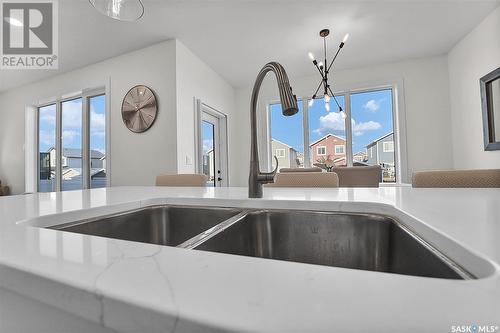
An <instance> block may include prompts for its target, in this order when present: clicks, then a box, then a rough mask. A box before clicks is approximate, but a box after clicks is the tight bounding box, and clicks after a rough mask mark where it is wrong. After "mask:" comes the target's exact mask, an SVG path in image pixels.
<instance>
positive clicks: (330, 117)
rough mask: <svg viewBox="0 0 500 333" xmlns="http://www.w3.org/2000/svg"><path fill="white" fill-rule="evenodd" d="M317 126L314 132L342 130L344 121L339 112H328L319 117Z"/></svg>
mask: <svg viewBox="0 0 500 333" xmlns="http://www.w3.org/2000/svg"><path fill="white" fill-rule="evenodd" d="M319 126H320V127H319V128H317V129H315V130H314V132H315V133H316V134H319V135H324V134H326V133H328V132H332V131H344V129H345V121H344V119H343V118H342V116H341V115H340V113H339V112H330V113H328V114H327V115H325V116H321V117H319Z"/></svg>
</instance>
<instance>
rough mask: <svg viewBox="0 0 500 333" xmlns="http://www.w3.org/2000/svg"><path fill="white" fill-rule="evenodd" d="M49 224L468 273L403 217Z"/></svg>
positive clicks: (251, 215)
mask: <svg viewBox="0 0 500 333" xmlns="http://www.w3.org/2000/svg"><path fill="white" fill-rule="evenodd" d="M50 228H52V229H57V230H61V231H69V232H76V233H82V234H88V235H94V236H102V237H108V238H117V239H123V240H130V241H137V242H146V243H153V244H159V245H169V246H178V247H182V248H185V249H195V250H205V251H213V252H221V253H226V254H234V255H242V256H251V257H258V258H267V259H277V260H286V261H294V262H300V263H307V264H316V265H324V266H335V267H345V268H352V269H361V270H370V271H377V272H387V273H398V274H406V275H415V276H425V277H434V278H446V279H470V278H474V277H473V276H472V275H471V274H470V273H468V272H467V271H466V270H464V269H463V268H461V267H460V266H459V265H457V264H456V263H454V262H453V261H451V260H450V259H448V258H447V257H446V256H445V255H443V254H442V253H441V252H439V251H438V250H437V249H436V248H434V247H433V246H432V245H430V244H428V243H427V242H426V241H424V240H423V239H421V238H420V237H419V236H418V235H416V234H415V233H413V232H412V231H411V230H409V229H408V228H407V227H405V226H404V225H403V224H401V223H399V222H398V221H396V220H394V219H392V218H390V217H385V216H380V215H370V214H357V213H336V212H317V211H294V210H287V211H281V210H267V209H266V210H256V209H232V208H218V207H194V206H169V205H166V206H154V207H148V208H141V209H137V210H133V211H128V212H124V213H120V214H114V215H109V216H103V217H98V218H93V219H87V220H83V221H78V222H72V223H67V224H63V225H57V226H53V227H50Z"/></svg>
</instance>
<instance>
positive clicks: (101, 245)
mask: <svg viewBox="0 0 500 333" xmlns="http://www.w3.org/2000/svg"><path fill="white" fill-rule="evenodd" d="M169 203H170V204H186V205H204V206H224V207H248V208H279V209H307V210H323V211H343V212H366V213H379V214H385V215H390V216H392V217H394V218H397V219H398V220H399V221H401V222H402V223H403V224H405V225H406V226H408V227H409V228H410V229H412V230H414V231H415V232H416V233H417V234H419V235H420V236H421V237H422V238H424V239H425V240H427V241H428V242H430V243H431V244H433V245H434V246H435V247H436V248H438V249H439V250H441V251H442V252H443V253H444V254H446V255H447V256H449V257H450V258H452V259H453V260H455V261H456V262H457V263H458V264H460V265H461V266H463V267H464V268H466V269H467V270H469V271H470V272H471V273H472V274H474V275H476V276H478V277H479V278H478V279H474V280H464V281H462V280H447V279H434V278H421V277H414V276H405V275H398V274H389V273H378V272H371V271H362V270H353V269H345V268H336V267H326V266H318V265H308V264H301V263H293V262H285V261H277V260H268V259H259V258H252V257H242V256H234V255H226V254H220V253H212V252H205V251H195V250H185V249H180V248H174V247H167V246H158V245H152V244H145V243H136V242H128V241H120V240H113V239H106V238H101V237H94V236H86V235H81V234H74V233H67V232H61V231H57V230H51V229H44V228H40V227H37V226H44V225H47V224H51V225H53V224H58V223H62V222H67V221H72V220H78V219H82V218H88V217H94V216H99V215H104V214H108V213H114V212H119V211H125V210H129V209H133V208H139V207H142V206H150V205H154V204H169ZM499 272H500V190H498V189H413V188H411V187H406V186H400V187H381V188H378V189H376V188H373V189H363V188H351V189H348V188H337V189H280V188H267V189H265V190H264V198H263V199H248V198H247V190H246V188H166V187H114V188H108V189H94V190H85V191H71V192H60V193H40V194H30V195H23V196H12V197H0V287H4V288H7V289H10V290H13V291H15V292H18V293H21V294H24V295H27V296H29V297H32V298H34V299H37V300H39V301H42V302H44V303H47V304H50V305H53V306H55V307H57V308H60V309H63V310H64V311H67V312H69V313H72V314H75V315H78V316H80V317H83V318H85V319H88V320H91V321H94V322H97V323H100V324H101V325H103V326H105V327H108V328H111V329H114V330H117V331H122V332H174V331H175V332H211V331H260V332H452V331H453V326H462V325H464V326H467V325H479V326H491V327H490V329H493V331H491V332H500V330H498V328H496V327H498V326H500V274H499ZM488 332H490V331H488Z"/></svg>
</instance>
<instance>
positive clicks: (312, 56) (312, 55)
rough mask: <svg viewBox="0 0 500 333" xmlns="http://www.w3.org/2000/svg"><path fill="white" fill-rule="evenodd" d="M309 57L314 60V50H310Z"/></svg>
mask: <svg viewBox="0 0 500 333" xmlns="http://www.w3.org/2000/svg"><path fill="white" fill-rule="evenodd" d="M308 55H309V59H311V61H314V54H312V52H309V54H308Z"/></svg>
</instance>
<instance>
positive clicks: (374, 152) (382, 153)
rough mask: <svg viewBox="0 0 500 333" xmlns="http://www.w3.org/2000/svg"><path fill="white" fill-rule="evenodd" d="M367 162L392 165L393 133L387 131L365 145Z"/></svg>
mask: <svg viewBox="0 0 500 333" xmlns="http://www.w3.org/2000/svg"><path fill="white" fill-rule="evenodd" d="M366 157H367V163H368V164H370V165H376V164H380V165H382V164H390V165H394V133H393V132H391V133H388V134H386V135H384V136H382V137H380V138H378V139H377V140H374V141H372V142H371V143H370V144H368V146H366Z"/></svg>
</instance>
